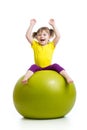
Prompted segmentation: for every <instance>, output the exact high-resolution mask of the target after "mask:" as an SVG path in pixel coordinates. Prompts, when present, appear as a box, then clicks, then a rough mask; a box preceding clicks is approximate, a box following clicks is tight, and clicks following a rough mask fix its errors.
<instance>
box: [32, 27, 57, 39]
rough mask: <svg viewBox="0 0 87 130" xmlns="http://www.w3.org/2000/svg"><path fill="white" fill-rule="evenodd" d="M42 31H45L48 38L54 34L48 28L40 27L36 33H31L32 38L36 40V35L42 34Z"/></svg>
mask: <svg viewBox="0 0 87 130" xmlns="http://www.w3.org/2000/svg"><path fill="white" fill-rule="evenodd" d="M43 30H45V31H46V32H47V33H48V34H49V35H50V37H53V36H54V34H55V33H54V30H53V29H49V28H48V27H41V28H39V29H38V30H37V32H33V34H32V36H33V38H36V36H37V34H38V33H39V32H42V31H43Z"/></svg>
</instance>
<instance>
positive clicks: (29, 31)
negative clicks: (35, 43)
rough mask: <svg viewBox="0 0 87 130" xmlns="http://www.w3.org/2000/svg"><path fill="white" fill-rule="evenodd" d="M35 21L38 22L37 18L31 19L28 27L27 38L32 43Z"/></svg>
mask: <svg viewBox="0 0 87 130" xmlns="http://www.w3.org/2000/svg"><path fill="white" fill-rule="evenodd" d="M35 23H36V20H35V19H31V20H30V25H29V28H28V30H27V32H26V38H27V40H28V41H29V43H30V44H32V40H33V37H32V30H33V27H34V25H35Z"/></svg>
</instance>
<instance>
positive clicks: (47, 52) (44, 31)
mask: <svg viewBox="0 0 87 130" xmlns="http://www.w3.org/2000/svg"><path fill="white" fill-rule="evenodd" d="M35 23H36V20H35V19H31V20H30V26H29V28H28V30H27V32H26V38H27V40H28V41H29V43H30V44H31V47H32V49H33V51H34V59H35V64H33V65H32V66H31V67H30V68H29V69H28V71H27V73H26V74H25V76H24V78H23V80H22V82H23V83H24V84H25V83H27V81H28V79H29V78H30V77H31V76H32V75H33V74H34V73H35V72H36V71H41V70H54V71H56V72H58V73H60V74H61V75H62V76H63V77H64V78H65V79H66V81H67V83H71V82H73V80H72V79H71V78H70V77H69V75H68V74H67V72H66V71H65V70H64V68H62V67H61V66H60V65H58V64H56V63H55V64H51V61H52V55H53V52H54V49H55V47H56V44H57V43H58V41H59V39H60V34H59V32H58V30H57V28H56V25H55V21H54V19H50V20H49V24H50V25H51V26H52V28H53V29H49V28H48V27H41V28H40V29H38V30H37V32H34V33H33V34H32V30H33V27H34V25H35ZM51 38H53V40H52V41H50V39H51Z"/></svg>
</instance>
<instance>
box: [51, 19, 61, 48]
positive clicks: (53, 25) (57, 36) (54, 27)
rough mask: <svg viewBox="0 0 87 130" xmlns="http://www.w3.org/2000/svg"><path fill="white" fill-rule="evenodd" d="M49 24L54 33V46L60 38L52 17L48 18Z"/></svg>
mask: <svg viewBox="0 0 87 130" xmlns="http://www.w3.org/2000/svg"><path fill="white" fill-rule="evenodd" d="M49 24H50V25H51V26H52V28H53V30H54V33H55V37H54V39H53V42H54V45H55V46H56V44H57V43H58V41H59V39H60V33H59V31H58V29H57V27H56V25H55V21H54V19H50V20H49Z"/></svg>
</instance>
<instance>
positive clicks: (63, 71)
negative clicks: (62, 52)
mask: <svg viewBox="0 0 87 130" xmlns="http://www.w3.org/2000/svg"><path fill="white" fill-rule="evenodd" d="M60 74H61V75H62V76H63V77H64V78H65V79H66V81H67V83H71V82H73V80H72V79H71V77H70V76H69V75H68V74H67V72H66V71H65V70H62V71H60Z"/></svg>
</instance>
